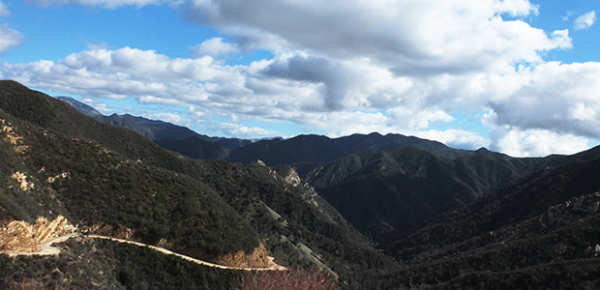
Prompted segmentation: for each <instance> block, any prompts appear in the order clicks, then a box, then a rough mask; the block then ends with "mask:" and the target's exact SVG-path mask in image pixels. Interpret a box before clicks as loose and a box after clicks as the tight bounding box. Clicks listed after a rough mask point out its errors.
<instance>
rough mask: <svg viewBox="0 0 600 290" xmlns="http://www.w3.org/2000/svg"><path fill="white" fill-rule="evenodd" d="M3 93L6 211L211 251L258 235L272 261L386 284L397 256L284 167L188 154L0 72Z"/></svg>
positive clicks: (357, 283) (179, 248) (244, 247)
mask: <svg viewBox="0 0 600 290" xmlns="http://www.w3.org/2000/svg"><path fill="white" fill-rule="evenodd" d="M0 94H1V95H0V109H1V110H2V111H1V112H0V114H1V117H2V119H3V120H5V121H4V122H5V123H3V124H5V126H6V128H7V129H4V130H3V133H2V134H3V137H2V138H3V139H2V140H3V141H2V142H0V144H1V147H0V149H1V150H0V157H2V158H3V160H6V162H4V163H2V164H1V165H0V173H1V174H2V175H1V176H2V178H3V180H4V182H3V183H2V187H1V188H0V189H1V191H0V197H1V198H0V200H1V202H2V203H1V205H0V206H1V208H0V209H1V213H2V217H3V218H4V219H6V220H26V221H29V222H33V220H34V219H36V218H37V217H38V216H42V217H46V218H48V219H52V218H54V217H55V216H56V215H58V214H62V215H63V216H65V217H68V218H69V220H72V221H73V222H74V223H77V224H79V225H80V226H88V227H90V228H91V229H95V228H98V229H104V230H106V231H108V233H111V232H113V233H117V232H119V231H120V230H121V229H123V228H127V229H129V230H131V231H132V232H133V238H134V239H135V240H139V241H144V242H147V243H149V244H154V245H157V244H162V245H165V246H166V247H167V248H169V249H173V250H175V251H176V252H180V253H184V254H187V255H190V256H196V257H199V256H202V257H206V258H207V259H209V260H210V259H212V260H222V261H231V259H230V258H228V257H233V256H236V255H233V256H232V255H230V254H236V253H238V252H240V251H245V252H246V253H248V252H249V251H250V250H251V249H254V248H255V247H257V245H259V243H263V244H264V245H265V247H266V249H267V250H268V251H269V252H270V253H271V254H273V255H274V256H275V257H276V261H277V262H278V263H281V264H284V265H285V266H288V267H291V268H297V267H303V268H311V267H318V268H320V269H323V271H326V272H328V273H330V275H332V276H335V277H339V279H338V281H339V283H340V285H341V286H342V288H344V289H354V288H357V287H367V288H372V289H390V287H391V286H392V285H393V281H389V280H385V279H381V277H382V275H384V274H385V273H387V272H389V271H393V269H395V268H397V267H398V266H397V264H395V263H394V262H393V261H392V260H391V259H389V258H387V257H386V256H385V255H383V254H382V253H380V252H379V251H377V250H376V249H374V248H373V247H372V246H371V245H370V244H369V243H368V241H367V239H365V238H364V237H362V236H361V235H360V234H359V233H358V232H357V231H356V230H354V229H353V228H352V227H351V226H349V223H348V222H346V221H344V219H343V218H342V217H341V216H340V215H339V213H337V211H336V210H335V209H334V208H332V207H331V206H329V205H328V204H327V203H326V202H325V201H324V200H322V199H321V198H320V197H319V196H317V195H316V194H315V193H314V191H312V189H311V188H310V187H309V186H308V185H306V184H305V183H301V182H298V181H299V180H298V179H297V176H296V175H295V172H293V171H292V170H290V169H291V168H289V167H281V168H277V169H273V168H269V167H267V166H264V165H261V164H259V163H256V164H250V165H242V164H230V163H227V162H224V161H203V160H192V159H189V158H185V157H183V156H181V155H179V154H176V153H173V152H169V151H166V150H164V149H162V148H160V147H158V146H157V145H156V144H154V143H153V142H152V141H150V140H148V139H146V138H144V137H143V136H141V135H139V134H137V133H134V132H132V131H129V130H125V129H122V128H118V127H114V126H109V125H106V124H103V123H99V122H97V121H95V120H93V119H91V118H89V117H87V116H85V115H83V114H81V113H79V112H78V111H77V110H75V109H74V108H72V107H71V106H69V105H67V104H66V103H64V102H61V101H59V100H56V99H53V98H51V97H49V96H47V95H44V94H42V93H39V92H35V91H31V90H29V89H28V88H26V87H24V86H22V85H20V84H18V83H15V82H12V81H2V82H0ZM8 128H10V129H8ZM13 141H14V142H13ZM17 172H18V173H19V174H16V173H17ZM15 174H16V175H15ZM12 176H14V177H12ZM50 180H51V181H52V182H50ZM23 188H24V189H23ZM99 224H100V226H99V227H97V225H99ZM102 225H106V226H102ZM143 271H150V272H153V273H156V271H157V270H156V269H152V270H150V269H145V270H143ZM17 272H18V271H17ZM17 272H15V273H17ZM18 273H23V272H18ZM15 275H17V274H15ZM19 275H21V274H19ZM159 275H164V274H160V273H159ZM136 277H138V278H139V279H145V278H142V277H147V276H144V275H138V276H136ZM13 278H14V277H13ZM11 279H12V278H11ZM136 279H137V278H136ZM136 281H137V282H140V281H138V280H136ZM123 285H125V284H123Z"/></svg>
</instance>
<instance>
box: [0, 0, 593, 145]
mask: <svg viewBox="0 0 600 290" xmlns="http://www.w3.org/2000/svg"><path fill="white" fill-rule="evenodd" d="M599 9H600V3H598V2H594V1H589V0H586V1H572V2H569V3H563V2H561V1H558V0H544V1H527V0H504V1H501V0H484V1H481V0H451V1H433V0H431V1H418V0H403V1H387V0H381V1H372V2H368V3H366V2H364V1H347V2H344V3H343V4H336V3H331V2H327V1H320V0H317V1H308V2H297V1H270V0H267V1H258V0H246V1H241V0H228V1H214V0H74V1H71V0H27V1H7V0H0V79H13V80H15V81H18V82H20V83H22V84H24V85H26V86H28V87H30V88H32V89H36V90H40V91H42V92H44V93H46V94H49V95H51V96H54V97H56V96H68V97H73V98H75V99H76V100H78V101H80V102H83V103H86V104H87V105H91V106H92V107H94V108H95V109H96V110H98V111H100V112H101V113H103V114H105V115H109V114H112V113H117V114H131V115H135V116H142V117H145V118H148V119H156V120H161V121H165V122H169V123H173V124H176V125H180V126H185V127H187V128H190V129H191V130H193V131H195V132H197V133H199V134H204V135H209V136H217V137H227V138H242V139H257V138H263V137H274V136H280V137H283V138H290V137H293V136H298V135H303V134H316V135H323V136H327V137H330V138H335V137H341V136H348V135H351V134H369V133H371V132H377V133H379V134H381V135H386V134H390V133H392V134H402V135H405V136H415V137H418V138H422V139H428V140H435V141H439V142H441V143H444V144H445V145H447V146H448V147H452V148H458V149H467V150H477V149H478V148H482V147H483V148H486V149H489V150H491V151H495V152H500V153H504V154H507V155H510V156H514V157H537V156H547V155H550V154H573V153H577V152H581V151H584V150H587V149H590V148H592V147H595V146H597V145H598V144H600V141H599V140H600V126H599V125H600V114H598V113H597V112H598V111H600V95H599V94H600V93H598V92H600V84H598V82H597V80H598V79H600V55H598V54H597V51H598V50H599V49H600V28H598V25H596V24H595V22H596V10H599Z"/></svg>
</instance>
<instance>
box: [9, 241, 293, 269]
mask: <svg viewBox="0 0 600 290" xmlns="http://www.w3.org/2000/svg"><path fill="white" fill-rule="evenodd" d="M74 237H88V238H93V239H104V240H111V241H115V242H119V243H126V244H131V245H136V246H138V247H147V248H149V249H152V250H155V251H158V252H161V253H163V254H166V255H175V256H177V257H179V258H181V259H184V260H187V261H190V262H194V263H196V264H199V265H204V266H208V267H213V268H219V269H225V270H242V271H287V268H286V267H283V266H281V265H278V264H276V263H275V262H274V261H273V259H274V258H273V257H269V261H270V263H269V264H270V266H269V267H268V268H244V267H231V266H223V265H218V264H214V263H210V262H206V261H202V260H198V259H195V258H192V257H189V256H186V255H182V254H178V253H175V252H173V251H169V250H167V249H165V248H161V247H156V246H152V245H148V244H143V243H139V242H134V241H129V240H123V239H116V238H112V237H107V236H98V235H87V236H81V235H74V234H73V235H68V236H63V237H56V238H54V239H51V240H47V241H45V242H43V243H40V244H38V245H37V250H36V251H18V250H17V251H15V250H1V251H0V254H7V255H8V256H10V257H14V256H21V255H58V254H59V253H60V249H59V248H56V247H53V244H58V243H62V242H64V241H66V240H68V239H69V238H74Z"/></svg>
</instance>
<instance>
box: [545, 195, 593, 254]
mask: <svg viewBox="0 0 600 290" xmlns="http://www.w3.org/2000/svg"><path fill="white" fill-rule="evenodd" d="M599 207H600V192H596V193H593V194H589V195H585V196H581V197H575V198H572V199H571V200H568V201H566V202H564V203H563V204H559V205H556V206H552V207H550V208H549V209H548V210H547V211H546V213H544V214H543V215H542V216H540V218H539V222H540V223H541V225H542V229H547V228H558V227H562V226H566V225H569V224H572V223H574V222H577V221H579V220H581V219H584V218H587V217H590V216H593V215H595V214H596V213H597V212H598V208H599ZM599 249H600V248H599Z"/></svg>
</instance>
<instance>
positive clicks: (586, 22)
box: [575, 11, 596, 30]
mask: <svg viewBox="0 0 600 290" xmlns="http://www.w3.org/2000/svg"><path fill="white" fill-rule="evenodd" d="M595 22H596V11H590V12H588V13H586V14H583V15H581V16H579V17H577V19H575V29H576V30H581V29H588V28H590V27H591V26H592V25H594V23H595Z"/></svg>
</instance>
